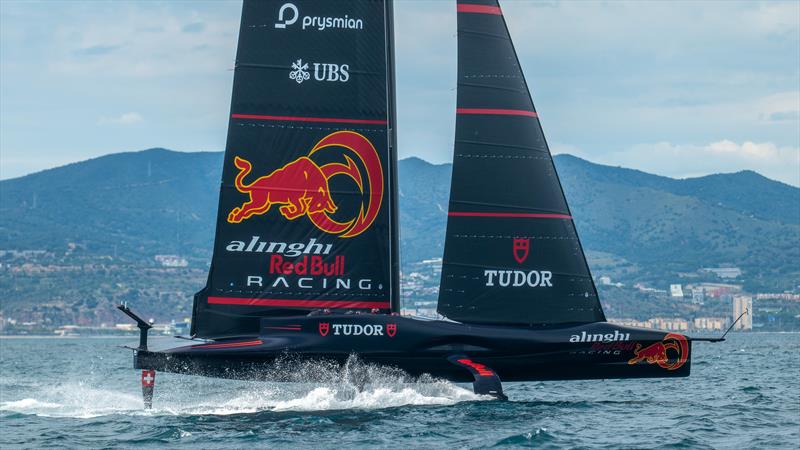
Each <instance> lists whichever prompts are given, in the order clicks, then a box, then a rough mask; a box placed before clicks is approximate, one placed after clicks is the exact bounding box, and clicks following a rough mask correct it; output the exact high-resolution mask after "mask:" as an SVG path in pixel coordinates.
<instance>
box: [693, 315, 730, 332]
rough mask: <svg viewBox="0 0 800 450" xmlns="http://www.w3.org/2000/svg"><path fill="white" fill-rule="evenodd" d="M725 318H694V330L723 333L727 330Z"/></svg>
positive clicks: (726, 319)
mask: <svg viewBox="0 0 800 450" xmlns="http://www.w3.org/2000/svg"><path fill="white" fill-rule="evenodd" d="M728 323H730V322H729V320H728V318H727V317H695V319H694V329H695V330H703V331H723V330H725V329H726V328H728Z"/></svg>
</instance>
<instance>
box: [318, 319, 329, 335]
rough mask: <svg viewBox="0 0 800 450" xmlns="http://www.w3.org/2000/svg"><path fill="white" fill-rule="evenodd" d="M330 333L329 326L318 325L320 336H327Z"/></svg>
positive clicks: (326, 323) (321, 323) (322, 323)
mask: <svg viewBox="0 0 800 450" xmlns="http://www.w3.org/2000/svg"><path fill="white" fill-rule="evenodd" d="M329 331H331V324H330V323H328V322H320V323H319V334H320V336H327V335H328V332H329Z"/></svg>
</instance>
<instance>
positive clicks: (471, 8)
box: [457, 3, 503, 16]
mask: <svg viewBox="0 0 800 450" xmlns="http://www.w3.org/2000/svg"><path fill="white" fill-rule="evenodd" d="M457 11H458V12H463V13H474V14H492V15H495V16H502V15H503V12H502V11H500V8H499V7H497V6H489V5H470V4H467V3H459V4H458V7H457Z"/></svg>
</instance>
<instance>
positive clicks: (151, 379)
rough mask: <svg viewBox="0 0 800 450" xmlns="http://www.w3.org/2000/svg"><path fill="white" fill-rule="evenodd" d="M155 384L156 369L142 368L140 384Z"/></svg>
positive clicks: (148, 385) (147, 385)
mask: <svg viewBox="0 0 800 450" xmlns="http://www.w3.org/2000/svg"><path fill="white" fill-rule="evenodd" d="M154 384H156V371H155V370H143V371H142V386H144V387H150V386H153V385H154Z"/></svg>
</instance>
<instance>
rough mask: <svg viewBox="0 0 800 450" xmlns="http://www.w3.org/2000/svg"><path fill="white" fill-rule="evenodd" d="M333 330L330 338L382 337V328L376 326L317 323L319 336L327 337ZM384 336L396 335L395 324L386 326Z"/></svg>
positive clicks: (381, 326)
mask: <svg viewBox="0 0 800 450" xmlns="http://www.w3.org/2000/svg"><path fill="white" fill-rule="evenodd" d="M331 330H333V333H332V336H384V326H383V325H378V324H366V325H361V324H357V323H355V324H354V323H333V324H332V323H329V322H320V323H319V334H320V336H323V337H324V336H327V335H328V333H329V332H330V331H331ZM385 331H386V335H388V336H389V337H390V338H391V337H394V336H395V335H396V334H397V324H396V323H387V324H386V328H385Z"/></svg>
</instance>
